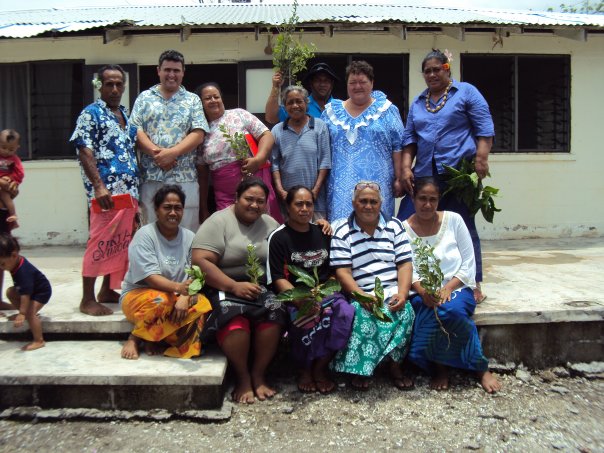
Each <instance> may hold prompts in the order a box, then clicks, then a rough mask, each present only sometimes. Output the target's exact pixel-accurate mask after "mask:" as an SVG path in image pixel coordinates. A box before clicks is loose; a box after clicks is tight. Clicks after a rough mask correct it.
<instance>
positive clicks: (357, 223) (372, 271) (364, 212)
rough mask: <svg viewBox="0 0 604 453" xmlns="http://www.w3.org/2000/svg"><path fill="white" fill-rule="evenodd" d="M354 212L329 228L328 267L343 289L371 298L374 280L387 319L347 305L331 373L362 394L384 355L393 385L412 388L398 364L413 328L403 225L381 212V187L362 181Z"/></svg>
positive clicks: (356, 191)
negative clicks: (347, 327) (345, 335)
mask: <svg viewBox="0 0 604 453" xmlns="http://www.w3.org/2000/svg"><path fill="white" fill-rule="evenodd" d="M352 205H353V208H354V212H353V213H352V214H351V215H350V217H348V219H342V220H341V221H338V222H336V223H335V224H334V234H333V238H332V241H331V251H330V264H331V266H332V267H333V268H335V271H336V277H337V279H338V281H339V282H340V284H341V285H342V290H343V291H344V292H345V293H347V294H349V295H350V294H351V293H352V292H353V291H357V292H359V293H361V294H362V293H365V294H366V295H370V293H372V292H373V291H374V288H375V280H376V277H379V279H380V281H381V283H382V285H383V287H384V305H383V307H380V308H381V310H382V311H383V312H384V313H385V314H387V315H388V317H390V318H391V319H392V322H383V321H380V320H378V319H377V318H375V317H374V316H373V315H372V314H371V311H370V307H369V306H368V305H367V304H360V303H359V302H358V301H356V300H354V299H351V300H352V305H353V306H354V307H355V319H354V324H353V329H352V334H351V337H350V340H349V343H348V346H347V348H346V349H344V350H342V351H340V352H339V353H338V354H337V356H336V358H335V359H334V368H335V369H336V371H340V372H345V373H350V374H353V375H355V377H354V378H353V379H352V385H353V387H356V388H359V389H363V390H364V389H366V388H367V387H368V386H369V377H371V376H372V375H373V371H374V369H375V367H377V365H378V364H379V363H380V362H381V361H382V359H384V358H386V357H387V356H388V358H389V360H390V377H391V379H392V382H393V385H394V386H395V387H397V388H399V389H401V390H406V389H409V388H412V387H413V381H411V379H409V378H408V377H407V376H405V375H404V374H403V371H402V368H401V362H402V360H403V359H404V357H405V354H406V353H407V349H408V347H409V343H410V339H411V330H412V328H413V319H414V314H413V308H412V307H411V304H408V303H407V298H408V295H409V289H410V288H411V275H412V262H411V246H410V245H409V241H408V238H407V234H406V232H405V229H404V228H403V225H402V223H401V222H400V221H399V220H398V219H396V218H390V219H389V218H385V217H384V216H383V215H382V214H381V213H380V208H381V205H382V196H381V189H380V186H379V185H378V184H377V183H375V182H372V181H361V182H359V183H358V184H357V185H356V186H355V188H354V193H353V200H352Z"/></svg>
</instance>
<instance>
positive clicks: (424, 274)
mask: <svg viewBox="0 0 604 453" xmlns="http://www.w3.org/2000/svg"><path fill="white" fill-rule="evenodd" d="M413 245H414V246H415V251H414V253H413V265H414V266H415V268H416V270H417V274H418V275H419V278H420V280H421V282H422V288H424V289H425V290H426V292H427V293H428V294H429V295H430V296H432V297H434V298H436V299H440V289H441V288H442V284H443V278H444V276H443V271H442V270H441V268H440V260H439V259H438V258H436V256H434V247H432V246H430V245H428V244H426V243H425V242H424V241H422V240H421V238H415V239H414V240H413ZM434 316H435V317H436V320H437V321H438V325H439V326H440V330H441V331H442V332H443V333H444V334H445V335H446V337H447V341H448V342H449V345H451V335H449V332H447V329H445V326H444V325H443V323H442V321H441V320H440V317H439V316H438V307H434Z"/></svg>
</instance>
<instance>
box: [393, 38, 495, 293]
mask: <svg viewBox="0 0 604 453" xmlns="http://www.w3.org/2000/svg"><path fill="white" fill-rule="evenodd" d="M445 52H446V51H445ZM422 73H423V77H424V80H425V82H426V85H427V86H428V88H427V89H426V90H424V91H423V92H422V93H421V94H420V95H419V96H418V97H417V98H415V100H414V101H413V103H412V104H411V107H410V108H409V115H408V116H407V125H406V127H405V134H404V137H403V153H402V184H403V189H404V191H405V193H406V194H407V195H408V196H406V197H405V198H404V199H403V201H402V202H401V205H400V208H399V212H398V218H399V219H401V220H405V219H407V218H408V217H409V216H410V215H411V214H413V213H414V208H413V180H414V178H420V177H425V176H434V177H435V178H437V179H438V184H439V186H440V192H441V193H444V191H445V190H446V188H447V183H446V179H447V178H446V173H445V168H444V166H445V165H447V166H450V167H459V166H460V164H461V162H462V160H464V159H466V160H472V159H475V162H476V173H478V176H479V177H480V178H485V177H486V176H487V174H488V172H489V163H488V158H489V151H490V150H491V146H492V145H493V137H494V136H495V128H494V126H493V119H492V118H491V114H490V112H489V106H488V104H487V102H486V100H485V99H484V97H483V96H482V94H480V92H479V91H478V89H476V87H474V86H473V85H470V84H469V83H465V82H457V81H455V80H453V79H452V78H451V62H450V57H448V56H447V55H445V54H444V53H443V52H441V51H440V50H437V49H436V50H432V52H430V53H429V54H428V55H426V57H425V58H424V60H423V61H422ZM414 159H415V167H414V168H413V169H412V168H411V164H412V163H413V160H414ZM438 209H439V210H441V211H453V212H456V213H458V214H459V215H461V217H462V218H463V219H464V222H465V224H466V226H467V227H468V230H469V231H470V236H471V237H472V244H473V247H474V255H475V256H476V289H475V290H474V296H475V298H476V302H478V303H480V302H482V301H483V300H484V298H485V296H484V295H483V294H482V291H481V289H480V282H481V281H482V255H481V251H480V239H479V237H478V231H477V230H476V223H475V221H474V217H472V216H470V213H469V211H468V208H467V206H466V205H465V204H464V203H463V202H462V201H459V200H457V197H456V195H455V194H454V193H453V192H449V193H448V194H446V195H444V196H443V197H442V198H441V200H440V204H439V205H438Z"/></svg>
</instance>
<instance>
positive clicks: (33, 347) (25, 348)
mask: <svg viewBox="0 0 604 453" xmlns="http://www.w3.org/2000/svg"><path fill="white" fill-rule="evenodd" d="M45 345H46V343H45V342H44V340H42V341H32V342H31V343H29V344H26V345H25V346H23V347H22V348H21V350H22V351H34V350H36V349H40V348H43V347H44V346H45Z"/></svg>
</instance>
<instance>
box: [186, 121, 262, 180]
mask: <svg viewBox="0 0 604 453" xmlns="http://www.w3.org/2000/svg"><path fill="white" fill-rule="evenodd" d="M220 126H226V128H227V130H228V131H229V134H230V135H233V134H235V133H236V132H241V133H243V134H252V135H253V136H254V138H255V139H256V141H258V139H259V138H260V136H261V135H262V134H264V133H265V132H266V131H268V127H266V126H265V125H264V123H262V121H260V120H259V119H258V118H256V117H255V116H254V115H252V114H251V113H250V112H248V111H247V110H243V109H232V110H226V111H225V112H224V115H222V116H221V117H220V118H218V119H217V120H214V121H212V122H211V123H210V130H209V132H208V134H207V135H206V138H205V140H204V141H203V143H202V144H201V145H200V146H199V148H197V152H198V155H199V157H198V159H199V160H198V162H199V163H200V164H205V165H209V167H210V170H212V171H214V170H218V169H219V168H222V167H224V166H225V165H227V164H230V163H231V162H235V161H236V160H237V157H236V156H235V152H234V151H233V149H232V148H231V145H230V144H229V143H228V142H227V141H226V139H225V138H224V136H223V135H222V132H221V131H220Z"/></svg>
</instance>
